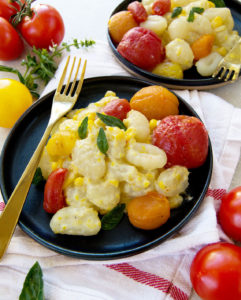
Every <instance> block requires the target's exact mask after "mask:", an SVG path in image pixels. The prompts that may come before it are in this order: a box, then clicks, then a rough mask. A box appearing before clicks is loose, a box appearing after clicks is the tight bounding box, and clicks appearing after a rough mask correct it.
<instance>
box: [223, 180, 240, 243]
mask: <svg viewBox="0 0 241 300" xmlns="http://www.w3.org/2000/svg"><path fill="white" fill-rule="evenodd" d="M218 217H219V222H220V224H221V226H222V229H223V231H224V232H225V233H226V234H227V235H228V236H229V237H231V238H233V239H234V240H236V241H239V242H241V186H239V187H236V188H235V189H233V190H231V191H230V192H229V193H227V194H225V195H224V196H223V198H222V202H221V206H220V210H219V214H218Z"/></svg>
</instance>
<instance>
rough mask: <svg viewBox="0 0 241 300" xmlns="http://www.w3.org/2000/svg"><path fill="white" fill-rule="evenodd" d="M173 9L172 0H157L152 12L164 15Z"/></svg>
mask: <svg viewBox="0 0 241 300" xmlns="http://www.w3.org/2000/svg"><path fill="white" fill-rule="evenodd" d="M170 9H171V1H170V0H156V1H155V2H154V3H153V5H152V14H153V15H159V16H163V15H165V14H166V13H167V12H169V11H170Z"/></svg>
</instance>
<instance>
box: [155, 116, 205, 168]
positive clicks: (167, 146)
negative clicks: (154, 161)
mask: <svg viewBox="0 0 241 300" xmlns="http://www.w3.org/2000/svg"><path fill="white" fill-rule="evenodd" d="M152 142H153V144H154V145H156V146H157V147H159V148H161V149H163V150H164V151H165V152H166V155H167V166H168V167H170V166H173V165H180V166H184V167H186V168H197V167H200V166H201V165H202V164H203V163H204V162H205V160H206V157H207V154H208V133H207V130H206V128H205V126H204V125H203V123H202V122H201V121H200V120H199V119H198V118H196V117H190V116H184V115H178V116H169V117H166V118H164V119H162V120H161V121H160V123H159V124H158V126H157V127H156V128H155V129H154V131H153V136H152Z"/></svg>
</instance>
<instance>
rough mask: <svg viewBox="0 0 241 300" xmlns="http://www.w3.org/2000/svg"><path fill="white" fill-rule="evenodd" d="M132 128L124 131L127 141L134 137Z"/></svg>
mask: <svg viewBox="0 0 241 300" xmlns="http://www.w3.org/2000/svg"><path fill="white" fill-rule="evenodd" d="M134 135H135V134H134V130H133V129H132V128H128V129H127V130H126V131H125V136H126V140H127V141H129V140H130V139H132V138H133V137H134Z"/></svg>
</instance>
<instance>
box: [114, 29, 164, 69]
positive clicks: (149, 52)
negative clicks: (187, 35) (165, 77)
mask: <svg viewBox="0 0 241 300" xmlns="http://www.w3.org/2000/svg"><path fill="white" fill-rule="evenodd" d="M117 50H118V52H119V53H120V54H121V55H122V56H123V57H124V58H126V59H127V60H128V61H130V62H131V63H133V64H134V65H136V66H138V67H140V68H142V69H145V70H152V69H153V68H154V67H155V66H156V65H157V64H159V63H160V62H162V61H163V60H164V58H165V48H164V47H163V45H162V41H161V39H160V38H159V37H158V36H157V35H156V34H155V33H154V32H153V31H151V30H149V29H146V28H143V27H135V28H132V29H130V30H129V31H128V32H127V33H126V34H125V35H124V36H123V38H122V40H121V42H120V43H119V45H118V47H117Z"/></svg>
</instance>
